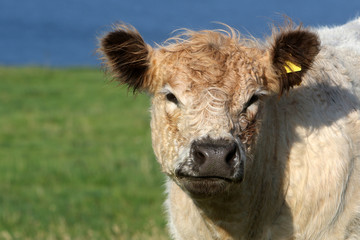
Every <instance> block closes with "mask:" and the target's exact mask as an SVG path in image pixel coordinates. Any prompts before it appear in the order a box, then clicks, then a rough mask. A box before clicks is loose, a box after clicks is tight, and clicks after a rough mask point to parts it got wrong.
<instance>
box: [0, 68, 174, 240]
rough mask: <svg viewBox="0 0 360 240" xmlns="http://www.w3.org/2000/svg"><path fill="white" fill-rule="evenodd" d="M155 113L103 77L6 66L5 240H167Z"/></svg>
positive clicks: (2, 92) (0, 139) (0, 142)
mask: <svg viewBox="0 0 360 240" xmlns="http://www.w3.org/2000/svg"><path fill="white" fill-rule="evenodd" d="M149 106H150V103H149V98H148V97H147V96H144V95H137V96H136V97H133V96H132V94H131V92H129V93H128V91H127V89H126V88H124V87H119V86H117V84H116V83H111V82H110V81H108V79H106V78H105V77H104V74H103V73H102V72H101V71H100V70H98V69H87V68H73V69H72V68H69V69H47V68H35V67H26V68H25V67H21V68H18V67H0V239H1V240H2V239H4V240H5V239H6V240H8V239H19V240H20V239H21V240H24V239H36V240H40V239H84V240H85V239H86V240H91V239H144V240H146V239H157V240H158V239H167V237H166V236H167V233H166V230H165V216H164V210H163V207H162V202H163V201H164V198H165V196H164V194H163V183H164V177H163V175H162V174H161V173H160V167H159V165H158V163H157V162H156V160H155V157H154V155H153V152H152V149H151V137H150V128H149V121H150V117H149V112H148V108H149Z"/></svg>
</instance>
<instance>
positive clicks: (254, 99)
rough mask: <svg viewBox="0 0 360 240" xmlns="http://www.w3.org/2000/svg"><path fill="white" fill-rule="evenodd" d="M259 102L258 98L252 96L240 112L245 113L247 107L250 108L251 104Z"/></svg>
mask: <svg viewBox="0 0 360 240" xmlns="http://www.w3.org/2000/svg"><path fill="white" fill-rule="evenodd" d="M258 100H259V96H258V95H256V94H254V95H253V96H252V97H251V98H250V99H249V101H247V102H246V103H245V105H244V107H243V110H242V112H246V110H247V109H248V107H250V106H251V105H252V104H254V103H255V102H257V101H258Z"/></svg>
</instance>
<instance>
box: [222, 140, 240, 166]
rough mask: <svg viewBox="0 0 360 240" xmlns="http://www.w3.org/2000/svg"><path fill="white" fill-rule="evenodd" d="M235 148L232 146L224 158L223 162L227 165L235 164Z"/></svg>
mask: <svg viewBox="0 0 360 240" xmlns="http://www.w3.org/2000/svg"><path fill="white" fill-rule="evenodd" d="M237 155H238V154H237V147H236V146H235V145H234V146H233V148H232V149H231V150H230V151H229V152H228V154H227V155H226V157H225V162H226V163H227V164H228V165H233V164H234V163H235V160H236V158H237Z"/></svg>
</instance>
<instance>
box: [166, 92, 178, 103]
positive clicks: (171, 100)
mask: <svg viewBox="0 0 360 240" xmlns="http://www.w3.org/2000/svg"><path fill="white" fill-rule="evenodd" d="M166 99H167V100H168V101H170V102H173V103H175V104H176V105H177V104H178V103H179V101H178V100H177V98H176V97H175V95H174V94H172V93H168V94H166Z"/></svg>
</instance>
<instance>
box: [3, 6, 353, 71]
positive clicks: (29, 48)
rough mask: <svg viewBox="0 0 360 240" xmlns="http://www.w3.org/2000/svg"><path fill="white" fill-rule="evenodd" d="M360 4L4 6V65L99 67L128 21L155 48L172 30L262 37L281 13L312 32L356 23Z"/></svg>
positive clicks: (280, 17)
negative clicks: (114, 32)
mask: <svg viewBox="0 0 360 240" xmlns="http://www.w3.org/2000/svg"><path fill="white" fill-rule="evenodd" d="M359 12H360V1H359V0H342V1H340V0H321V1H314V0H312V1H309V0H302V1H291V0H276V1H269V0H257V1H254V0H182V1H179V0H152V1H150V0H0V50H1V53H0V64H1V65H42V66H96V65H99V61H98V60H97V56H96V55H95V54H94V51H95V49H96V46H97V37H98V36H100V35H102V34H103V33H104V32H105V31H107V30H109V29H110V28H111V24H112V23H114V22H117V21H123V22H126V23H130V24H132V25H133V26H135V27H136V28H137V29H138V30H139V32H140V33H141V34H142V35H143V37H144V38H145V40H146V41H147V42H148V43H149V44H151V45H153V44H154V42H157V43H161V42H163V41H164V40H166V39H167V38H168V37H170V36H171V32H172V31H173V30H176V29H179V28H191V29H195V30H199V29H204V28H207V29H208V28H217V27H219V26H218V25H216V24H214V22H223V23H226V24H228V25H230V26H232V27H235V28H237V29H238V30H240V32H242V33H245V34H252V35H254V36H256V37H264V36H266V35H267V34H269V33H270V30H269V23H270V24H271V23H273V22H274V21H275V22H281V21H282V14H286V15H287V16H289V17H291V18H292V19H293V20H294V21H295V22H297V23H299V22H302V23H303V24H304V25H306V26H308V25H311V26H319V25H338V24H343V23H345V22H347V21H348V20H350V19H353V18H354V17H356V16H358V15H359Z"/></svg>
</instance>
